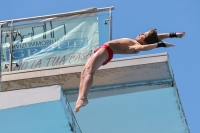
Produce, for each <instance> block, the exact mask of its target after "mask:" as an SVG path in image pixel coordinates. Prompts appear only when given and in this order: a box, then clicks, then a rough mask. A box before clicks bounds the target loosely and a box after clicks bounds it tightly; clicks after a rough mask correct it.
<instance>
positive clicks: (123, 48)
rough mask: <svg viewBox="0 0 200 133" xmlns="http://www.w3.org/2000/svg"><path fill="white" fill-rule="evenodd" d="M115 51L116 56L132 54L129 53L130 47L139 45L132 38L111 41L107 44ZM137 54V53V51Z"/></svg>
mask: <svg viewBox="0 0 200 133" xmlns="http://www.w3.org/2000/svg"><path fill="white" fill-rule="evenodd" d="M106 44H107V45H108V46H110V48H111V49H112V50H113V52H114V53H115V54H130V53H128V52H127V49H128V48H129V46H133V45H136V44H139V43H138V42H137V41H136V40H133V39H130V38H120V39H116V40H111V41H109V42H107V43H106ZM135 53H137V51H135Z"/></svg>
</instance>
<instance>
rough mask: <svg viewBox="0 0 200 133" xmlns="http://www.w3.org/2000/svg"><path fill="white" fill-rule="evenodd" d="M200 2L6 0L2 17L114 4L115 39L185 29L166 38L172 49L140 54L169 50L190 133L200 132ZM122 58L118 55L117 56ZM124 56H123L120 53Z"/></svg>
mask: <svg viewBox="0 0 200 133" xmlns="http://www.w3.org/2000/svg"><path fill="white" fill-rule="evenodd" d="M199 5H200V1H199V0H191V1H188V0H182V1H174V0H168V1H163V0H151V1H150V0H149V1H147V0H139V1H133V0H125V1H116V0H109V1H105V0H101V1H94V0H84V1H77V0H73V1H68V0H59V1H49V0H34V1H28V0H18V1H13V0H7V1H2V2H1V13H0V20H7V19H14V18H23V17H32V16H40V15H48V14H55V13H62V12H69V11H74V10H79V9H84V8H89V7H97V8H101V7H107V6H114V7H115V10H114V11H113V39H117V38H122V37H129V38H135V37H136V36H137V34H138V33H142V32H145V31H147V30H149V29H150V28H152V27H155V28H157V30H158V32H171V31H178V32H181V31H186V35H185V37H184V38H182V39H167V40H166V42H171V43H173V44H176V46H175V47H173V48H168V49H166V48H160V49H155V50H152V51H148V52H141V53H140V54H139V55H141V54H153V53H160V52H168V54H169V57H170V62H171V66H172V68H173V72H174V74H175V80H176V83H177V87H178V89H179V94H180V98H181V101H182V105H183V108H184V111H185V114H186V118H187V121H188V124H189V129H190V131H191V133H198V132H200V126H199V119H200V106H199V104H200V97H199V95H200V89H199V88H200V85H199V81H200V78H199V74H200V72H199V67H200V63H199V56H200V54H199V50H200V43H199V40H198V39H199V38H200V34H199V31H200V17H199V15H200V8H199ZM118 57H119V56H118ZM120 57H122V56H120Z"/></svg>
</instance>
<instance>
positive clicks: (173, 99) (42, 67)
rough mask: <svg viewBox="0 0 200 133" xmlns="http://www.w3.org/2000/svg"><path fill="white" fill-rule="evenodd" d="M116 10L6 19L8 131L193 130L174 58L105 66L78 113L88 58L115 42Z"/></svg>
mask: <svg viewBox="0 0 200 133" xmlns="http://www.w3.org/2000/svg"><path fill="white" fill-rule="evenodd" d="M112 10H114V7H105V8H88V9H83V10H78V11H73V12H67V13H59V14H51V15H44V16H36V17H29V18H21V19H13V20H4V21H0V36H1V38H0V42H1V47H0V48H1V51H2V52H1V55H2V56H1V68H2V69H1V70H2V71H1V88H0V132H1V131H2V129H3V131H4V132H6V133H13V132H14V131H16V132H20V133H26V132H27V131H28V132H37V133H40V132H41V133H44V132H48V133H55V132H60V133H62V132H66V133H68V132H69V133H71V132H73V133H102V132H104V133H112V132H114V133H122V132H137V133H147V132H152V133H160V132H162V133H189V129H188V124H187V121H186V117H185V114H184V110H183V107H182V104H181V100H180V97H179V94H178V89H177V86H176V82H175V78H174V74H173V71H172V68H171V65H170V63H169V62H170V60H169V55H168V54H167V53H158V54H151V55H141V56H132V57H126V58H117V59H112V60H111V61H110V62H109V63H108V64H107V65H105V66H101V67H100V69H98V71H97V72H96V73H95V74H94V81H93V85H92V88H91V90H90V92H89V95H88V98H89V104H88V105H87V106H86V107H84V108H81V110H80V112H78V113H77V114H74V113H73V108H74V106H75V102H76V99H77V96H78V89H79V82H80V74H81V71H82V68H83V67H84V64H85V61H86V60H87V59H88V58H89V57H90V56H91V55H92V54H93V51H94V49H96V48H97V47H99V46H100V45H101V44H103V43H105V42H107V41H109V40H111V39H112ZM102 12H103V13H102ZM105 12H106V13H105ZM24 23H25V24H24ZM88 29H89V30H88ZM88 31H90V32H88ZM71 108H72V109H71ZM86 121H87V122H86ZM6 125H8V127H6ZM1 126H3V128H2V127H1ZM102 130H103V131H102Z"/></svg>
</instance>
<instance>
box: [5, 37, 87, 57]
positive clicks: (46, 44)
mask: <svg viewBox="0 0 200 133" xmlns="http://www.w3.org/2000/svg"><path fill="white" fill-rule="evenodd" d="M87 45H88V38H87V37H85V38H76V39H69V40H63V41H61V42H60V43H58V42H56V41H55V42H54V40H46V41H45V40H43V41H39V42H28V43H21V42H17V43H16V44H15V45H14V46H13V60H19V59H22V58H26V57H29V56H31V55H39V54H44V53H48V52H56V51H61V50H73V49H80V48H83V47H85V46H87ZM66 52H67V51H66ZM6 57H7V60H8V59H9V51H8V50H7V51H6Z"/></svg>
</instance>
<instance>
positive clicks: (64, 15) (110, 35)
mask: <svg viewBox="0 0 200 133" xmlns="http://www.w3.org/2000/svg"><path fill="white" fill-rule="evenodd" d="M112 10H114V7H113V6H111V7H104V8H87V9H82V10H77V11H73V12H66V13H59V14H51V15H44V16H36V17H28V18H20V19H12V20H4V21H0V25H10V32H9V34H10V57H9V63H7V66H8V67H9V71H12V67H13V64H16V63H13V62H12V57H13V52H12V51H13V41H14V40H13V33H14V27H13V25H14V23H18V22H27V21H33V20H41V19H45V20H42V21H40V22H44V21H46V20H51V19H55V18H56V19H59V18H64V17H69V16H75V15H82V14H87V13H95V12H103V11H109V19H107V21H109V40H112ZM0 32H2V31H1V27H0ZM1 39H2V38H1V37H0V43H1V45H0V46H1V47H0V51H2V40H1ZM16 65H18V64H16Z"/></svg>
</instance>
